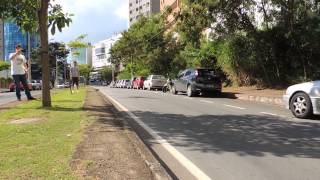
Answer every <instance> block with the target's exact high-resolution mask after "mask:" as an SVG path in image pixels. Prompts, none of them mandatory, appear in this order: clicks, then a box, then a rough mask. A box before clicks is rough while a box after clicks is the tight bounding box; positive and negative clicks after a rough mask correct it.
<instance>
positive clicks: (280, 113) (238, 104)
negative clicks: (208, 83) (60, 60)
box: [146, 91, 320, 123]
mask: <svg viewBox="0 0 320 180" xmlns="http://www.w3.org/2000/svg"><path fill="white" fill-rule="evenodd" d="M146 92H147V93H157V94H161V92H156V91H149V92H148V91H146ZM166 95H168V96H181V97H182V98H188V97H187V96H186V95H185V94H182V93H180V94H178V95H172V94H170V93H166ZM190 100H194V101H202V102H204V103H207V104H218V105H221V106H225V107H228V108H235V109H239V110H245V111H248V112H249V113H253V114H257V115H266V116H275V117H281V118H285V119H286V120H288V121H304V122H314V123H317V122H318V123H320V121H318V120H320V116H314V117H312V118H311V119H297V118H295V117H294V116H293V115H292V113H291V111H290V110H288V109H286V108H284V106H279V105H272V104H267V103H261V102H252V101H245V100H238V99H233V98H225V97H202V96H199V97H193V98H190Z"/></svg>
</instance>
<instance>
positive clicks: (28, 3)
mask: <svg viewBox="0 0 320 180" xmlns="http://www.w3.org/2000/svg"><path fill="white" fill-rule="evenodd" d="M48 16H49V17H48ZM70 16H72V15H70V14H64V13H63V12H62V8H61V6H59V5H52V4H50V0H24V1H16V0H14V1H12V0H2V1H1V2H0V17H2V18H13V19H14V20H15V22H16V23H17V24H18V25H19V26H20V27H21V28H22V29H24V30H25V31H27V32H39V34H40V54H39V56H40V59H41V63H42V83H43V89H42V105H43V107H50V106H51V96H50V84H49V83H50V82H49V79H50V78H49V76H50V72H49V45H48V27H50V28H51V32H52V33H55V29H59V31H62V29H63V28H64V27H65V26H66V25H67V26H68V25H69V23H70V22H72V20H71V18H70Z"/></svg>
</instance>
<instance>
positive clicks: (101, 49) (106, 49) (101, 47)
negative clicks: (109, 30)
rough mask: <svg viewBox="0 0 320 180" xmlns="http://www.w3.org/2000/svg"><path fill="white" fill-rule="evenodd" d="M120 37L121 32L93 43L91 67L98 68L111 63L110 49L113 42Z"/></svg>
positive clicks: (108, 65)
mask: <svg viewBox="0 0 320 180" xmlns="http://www.w3.org/2000/svg"><path fill="white" fill-rule="evenodd" d="M121 37H122V35H121V34H116V35H114V36H112V37H110V38H108V39H105V40H103V41H100V42H98V43H96V44H94V45H93V52H92V67H93V68H94V69H95V70H99V69H101V68H103V67H110V66H111V65H112V63H111V60H110V50H111V48H112V46H113V44H114V43H116V42H117V41H118V40H119V39H120V38H121Z"/></svg>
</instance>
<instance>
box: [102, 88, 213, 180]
mask: <svg viewBox="0 0 320 180" xmlns="http://www.w3.org/2000/svg"><path fill="white" fill-rule="evenodd" d="M103 94H104V95H105V96H106V97H107V98H108V99H109V100H111V102H112V103H113V104H114V105H115V106H116V107H118V108H119V109H120V110H122V111H124V112H126V113H127V114H128V115H129V116H130V117H131V118H132V119H134V120H135V121H136V122H137V123H138V124H139V125H140V126H141V127H143V128H144V129H145V130H146V131H147V132H148V133H149V134H150V135H151V136H153V138H155V141H156V142H157V143H159V144H160V145H161V146H162V147H163V148H164V149H166V150H167V151H168V152H169V153H170V154H171V155H172V156H173V157H175V158H176V160H177V161H179V162H180V163H181V165H182V166H184V167H185V168H186V169H187V170H188V171H189V172H190V173H191V174H192V175H193V176H194V177H195V178H197V179H201V180H211V178H210V177H209V176H208V175H206V174H205V173H204V172H203V171H201V169H200V168H198V167H197V166H196V165H195V164H193V163H192V162H191V161H190V160H189V159H187V158H186V157H185V156H184V155H182V154H181V153H180V152H179V151H178V150H177V149H176V148H174V147H173V146H172V145H171V144H170V143H168V142H167V141H166V140H165V139H163V138H162V137H161V136H159V135H158V134H157V133H156V132H154V131H153V130H152V129H151V128H150V127H149V126H148V125H146V124H145V123H144V122H142V121H141V120H140V118H138V117H137V116H136V115H134V114H133V113H132V112H130V111H129V110H128V109H127V108H126V107H124V106H123V105H121V104H120V103H119V102H117V101H116V100H115V99H113V98H112V97H110V96H109V95H107V94H105V93H103Z"/></svg>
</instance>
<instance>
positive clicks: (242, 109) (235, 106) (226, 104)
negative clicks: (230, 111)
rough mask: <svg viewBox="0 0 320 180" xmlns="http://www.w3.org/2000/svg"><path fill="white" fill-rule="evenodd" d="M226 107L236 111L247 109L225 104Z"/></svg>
mask: <svg viewBox="0 0 320 180" xmlns="http://www.w3.org/2000/svg"><path fill="white" fill-rule="evenodd" d="M224 106H227V107H231V108H235V109H241V110H245V109H246V108H243V107H238V106H232V105H229V104H224Z"/></svg>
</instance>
